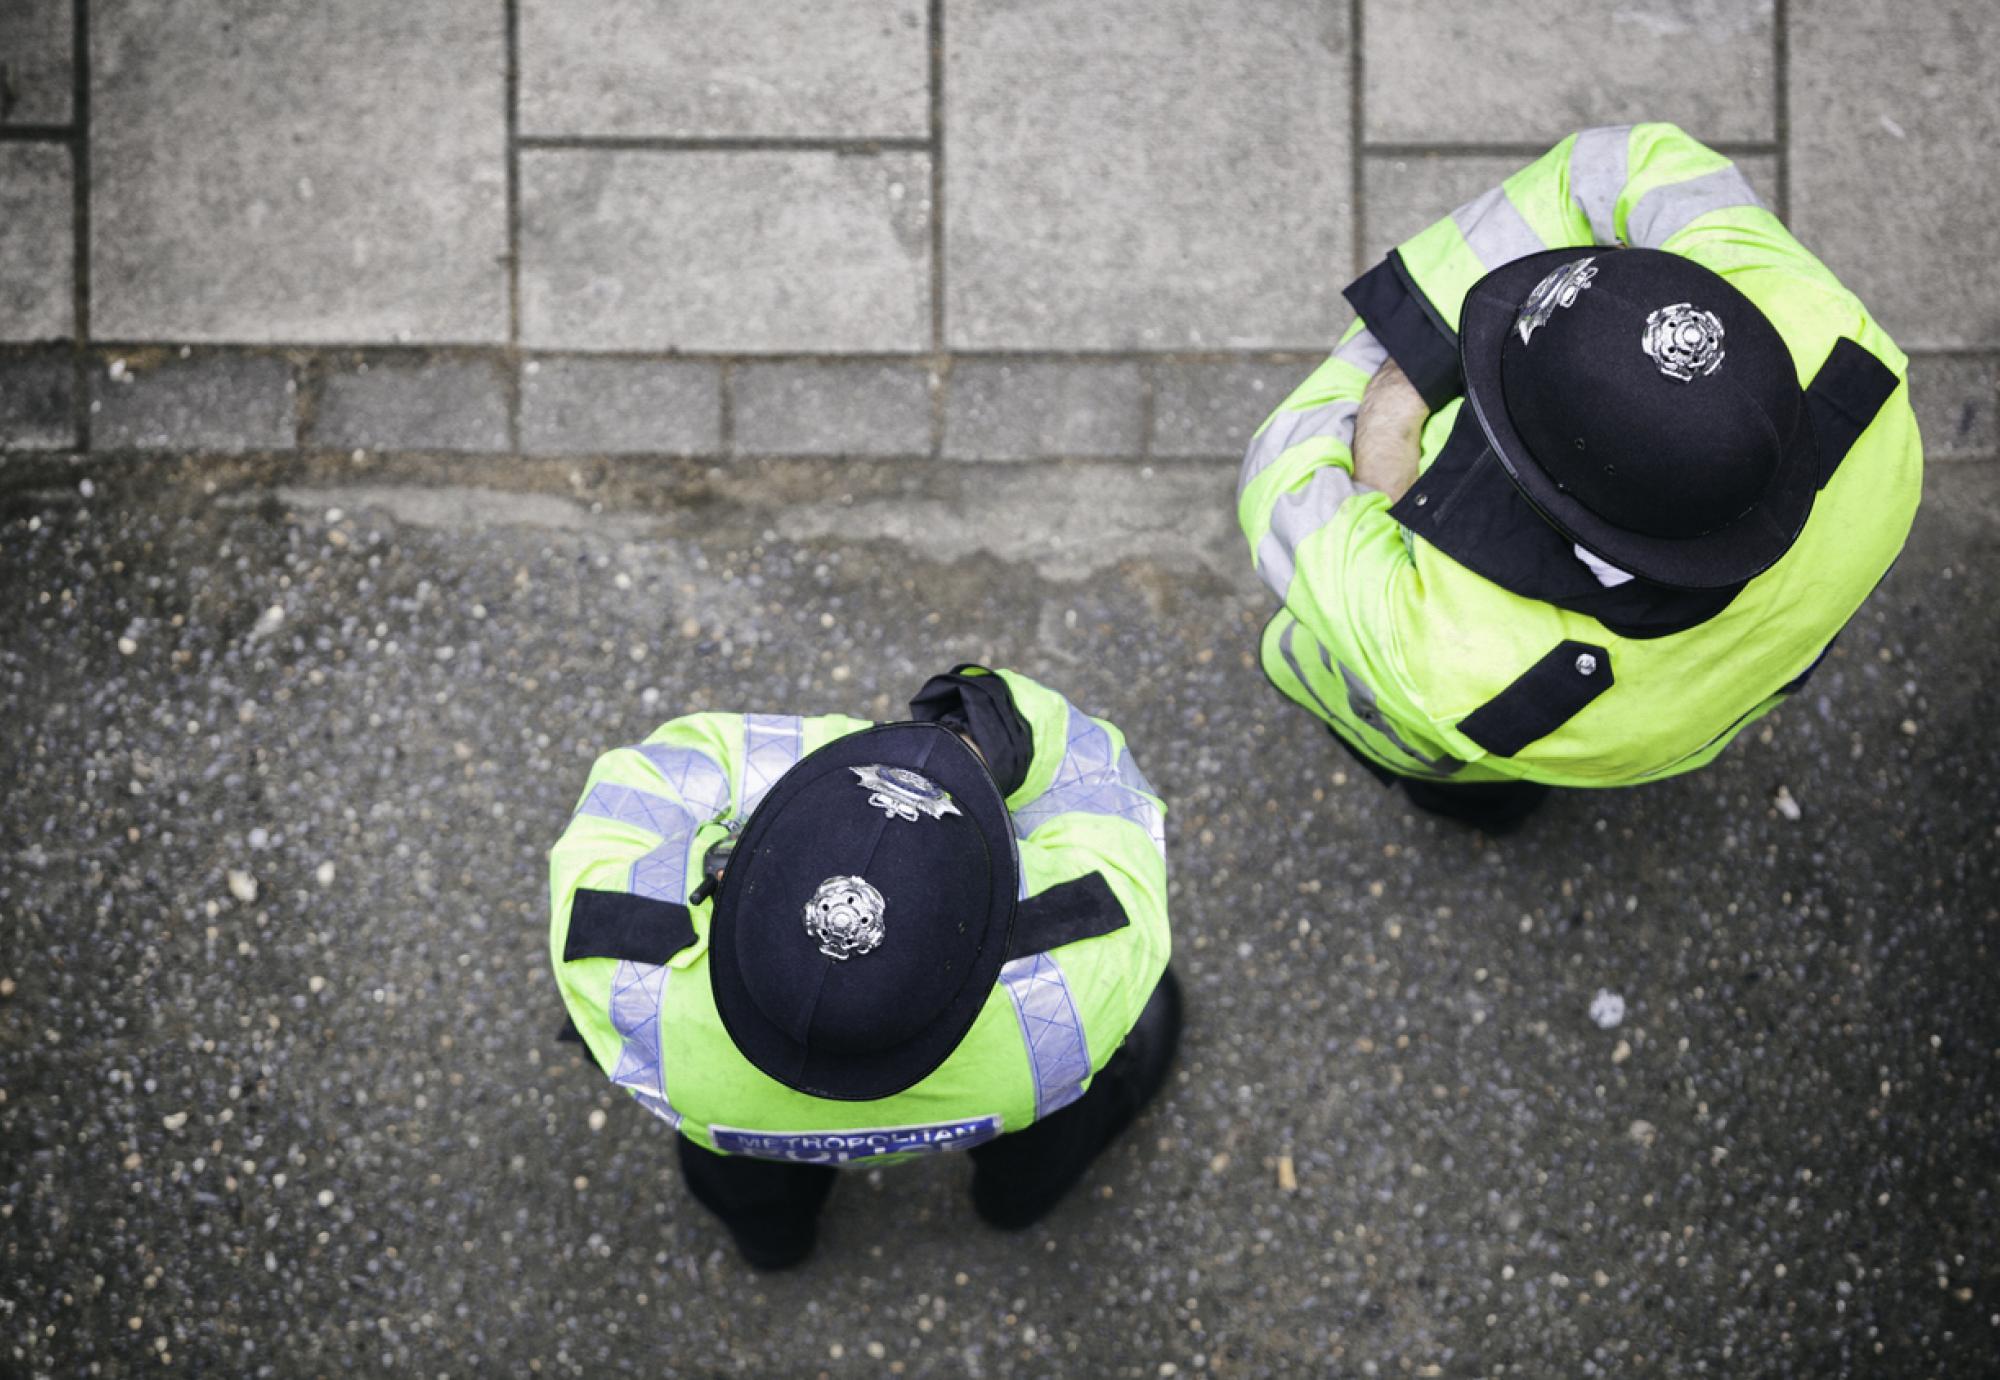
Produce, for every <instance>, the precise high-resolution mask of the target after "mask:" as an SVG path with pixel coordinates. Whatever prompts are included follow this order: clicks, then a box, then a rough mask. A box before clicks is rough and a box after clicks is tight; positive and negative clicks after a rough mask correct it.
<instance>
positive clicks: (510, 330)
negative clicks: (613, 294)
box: [502, 0, 521, 455]
mask: <svg viewBox="0 0 2000 1380" xmlns="http://www.w3.org/2000/svg"><path fill="white" fill-rule="evenodd" d="M505 23H506V25H507V96H506V100H507V115H506V119H507V377H506V380H505V382H504V383H503V385H502V387H503V388H504V389H505V390H506V402H507V445H508V448H509V449H510V450H512V451H513V452H514V453H515V454H516V455H518V454H520V452H521V5H520V0H506V9H505Z"/></svg>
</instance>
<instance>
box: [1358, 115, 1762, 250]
mask: <svg viewBox="0 0 2000 1380" xmlns="http://www.w3.org/2000/svg"><path fill="white" fill-rule="evenodd" d="M1558 137H1560V136H1558ZM1549 142H1550V145H1551V147H1553V146H1554V144H1555V142H1556V141H1555V140H1553V139H1552V140H1550V141H1549ZM1528 161H1529V160H1528V159H1525V158H1519V157H1515V156H1512V155H1494V154H1439V153H1432V154H1423V155H1417V156H1403V155H1398V154H1369V155H1368V156H1366V157H1365V158H1363V159H1362V161H1361V187H1362V195H1361V207H1362V241H1363V244H1364V245H1365V247H1366V249H1367V256H1368V257H1367V262H1368V263H1369V264H1374V263H1377V262H1379V261H1380V260H1381V258H1382V256H1383V255H1385V254H1387V253H1388V252H1389V251H1390V250H1391V249H1394V248H1395V247H1396V246H1397V245H1398V244H1400V243H1402V242H1403V241H1404V240H1406V239H1408V238H1409V237H1410V236H1412V235H1414V234H1416V233H1417V232H1418V231H1419V230H1422V229H1423V228H1424V227H1425V226H1427V225H1429V224H1430V223H1431V222H1432V221H1434V220H1437V219H1439V218H1441V217H1443V216H1447V215H1450V214H1451V213H1452V212H1453V211H1454V210H1456V209H1458V208H1459V207H1460V206H1463V205H1464V204H1465V203H1466V202H1468V201H1471V200H1472V199H1473V198H1474V197H1476V196H1479V195H1480V194H1482V193H1484V192H1486V191H1488V190H1490V189H1491V188H1494V187H1497V186H1499V185H1500V184H1501V183H1502V182H1503V181H1505V180H1506V179H1507V178H1509V177H1511V176H1513V175H1514V174H1515V173H1517V172H1519V171H1520V170H1521V169H1522V168H1523V167H1524V166H1526V164H1527V163H1528ZM1735 162H1736V166H1737V167H1738V168H1740V169H1741V170H1742V172H1743V175H1744V177H1746V178H1748V179H1749V182H1750V185H1751V186H1752V187H1753V188H1755V189H1756V191H1757V195H1758V196H1760V197H1762V198H1763V199H1764V202H1765V204H1766V205H1769V206H1776V205H1777V187H1778V160H1777V158H1776V157H1775V156H1773V155H1771V154H1764V153H1754V154H1745V155H1742V156H1740V157H1738V158H1737V159H1736V160H1735Z"/></svg>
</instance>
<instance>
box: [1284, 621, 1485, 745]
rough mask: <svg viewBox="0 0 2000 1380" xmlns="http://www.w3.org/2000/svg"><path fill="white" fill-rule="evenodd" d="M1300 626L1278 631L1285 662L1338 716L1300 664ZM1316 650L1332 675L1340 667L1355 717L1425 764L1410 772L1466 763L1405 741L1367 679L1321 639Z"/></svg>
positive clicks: (1328, 712) (1320, 702)
mask: <svg viewBox="0 0 2000 1380" xmlns="http://www.w3.org/2000/svg"><path fill="white" fill-rule="evenodd" d="M1298 628H1299V625H1298V624H1297V623H1291V624H1287V625H1286V627H1285V630H1284V631H1283V632H1282V633H1279V634H1278V652H1279V654H1280V655H1281V656H1283V657H1284V658H1285V664H1286V665H1287V666H1289V667H1291V668H1292V674H1293V675H1294V676H1296V677H1297V678H1298V682H1299V684H1300V685H1301V686H1303V687H1304V688H1305V692H1306V693H1307V694H1308V695H1311V696H1312V701H1313V703H1314V704H1316V705H1318V706H1319V707H1320V712H1321V713H1322V714H1324V715H1326V717H1327V718H1328V719H1338V718H1340V717H1341V716H1340V715H1338V714H1336V713H1334V712H1333V710H1332V709H1331V708H1329V707H1328V705H1327V702H1326V701H1325V700H1323V699H1321V698H1320V695H1319V692H1318V691H1317V690H1315V689H1313V687H1312V682H1311V681H1309V680H1307V679H1306V671H1305V667H1303V666H1301V665H1300V664H1299V657H1298V653H1297V652H1296V651H1294V650H1293V649H1292V634H1293V633H1295V632H1297V631H1298ZM1313 650H1314V651H1315V652H1317V653H1318V654H1319V662H1320V665H1322V666H1324V667H1326V669H1327V673H1328V674H1329V675H1332V674H1334V673H1335V672H1336V670H1337V671H1338V674H1339V676H1340V679H1341V682H1342V683H1343V684H1345V685H1346V686H1347V707H1348V709H1349V710H1351V711H1352V712H1353V714H1354V717H1355V718H1357V719H1359V720H1361V722H1363V723H1365V724H1367V725H1368V726H1369V727H1370V728H1372V729H1374V730H1375V731H1376V732H1377V733H1379V734H1381V735H1382V736H1383V737H1385V738H1387V739H1388V740H1389V741H1390V742H1392V743H1394V744H1395V745H1396V747H1397V748H1398V749H1399V750H1400V751H1401V752H1402V753H1403V755H1404V756H1406V757H1408V758H1410V759H1411V760H1412V761H1414V762H1421V763H1423V764H1424V765H1423V767H1421V768H1411V769H1409V771H1408V774H1409V775H1411V776H1430V775H1437V776H1450V775H1451V774H1452V773H1454V772H1456V771H1457V770H1458V769H1459V768H1460V767H1462V766H1464V765H1465V764H1464V763H1463V762H1461V761H1459V760H1458V759H1457V758H1456V757H1440V758H1436V759H1432V758H1429V757H1426V756H1424V755H1423V754H1422V753H1420V752H1414V751H1412V750H1411V748H1410V745H1409V744H1408V743H1406V742H1404V741H1403V738H1402V735H1401V734H1399V733H1397V732H1396V728H1395V725H1393V724H1391V723H1390V722H1389V720H1388V719H1387V718H1385V717H1384V716H1383V714H1382V710H1381V708H1380V706H1378V705H1377V704H1376V702H1375V692H1374V691H1373V690H1371V689H1369V688H1368V684H1367V682H1366V681H1364V680H1362V679H1361V677H1359V676H1357V675H1355V674H1354V672H1352V671H1350V670H1348V669H1347V667H1346V666H1345V665H1342V664H1340V663H1338V662H1335V661H1334V660H1333V658H1331V657H1329V656H1328V655H1327V654H1326V648H1324V647H1322V646H1320V645H1319V642H1318V640H1317V639H1315V640H1314V641H1313Z"/></svg>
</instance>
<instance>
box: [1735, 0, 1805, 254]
mask: <svg viewBox="0 0 2000 1380" xmlns="http://www.w3.org/2000/svg"><path fill="white" fill-rule="evenodd" d="M1791 65H1792V33H1791V6H1790V4H1789V3H1788V0H1773V5H1772V11H1771V132H1772V134H1773V135H1775V136H1776V145H1777V146H1776V147H1775V148H1774V149H1773V150H1772V152H1773V153H1775V154H1776V155H1777V165H1778V185H1777V186H1776V187H1775V188H1774V189H1773V190H1772V200H1773V201H1774V202H1776V207H1775V209H1776V211H1777V213H1778V219H1779V220H1782V221H1785V222H1786V223H1788V224H1789V223H1790V221H1791V218H1792V109H1791V102H1792V74H1791ZM1724 152H1727V150H1724ZM1732 156H1733V155H1732Z"/></svg>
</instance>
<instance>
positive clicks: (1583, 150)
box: [1569, 125, 1632, 244]
mask: <svg viewBox="0 0 2000 1380" xmlns="http://www.w3.org/2000/svg"><path fill="white" fill-rule="evenodd" d="M1631 147H1632V126H1630V125H1599V126H1598V127H1597V128H1596V129H1586V130H1584V131H1583V132H1582V133H1581V134H1579V135H1577V136H1576V143H1574V144H1572V145H1571V146H1570V151H1569V194H1570V199H1571V200H1573V201H1574V202H1576V208H1577V209H1578V210H1579V211H1581V212H1583V214H1584V217H1585V218H1586V219H1588V220H1589V221H1590V234H1591V238H1593V239H1594V240H1596V241H1597V242H1598V243H1599V244H1616V243H1618V195H1619V193H1621V192H1623V191H1624V190H1625V178H1626V166H1627V161H1628V158H1629V156H1630V151H1631Z"/></svg>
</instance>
